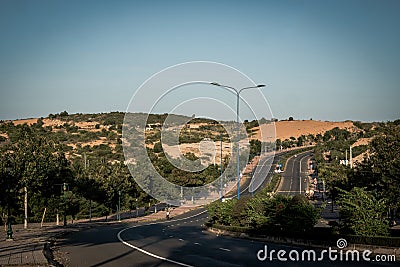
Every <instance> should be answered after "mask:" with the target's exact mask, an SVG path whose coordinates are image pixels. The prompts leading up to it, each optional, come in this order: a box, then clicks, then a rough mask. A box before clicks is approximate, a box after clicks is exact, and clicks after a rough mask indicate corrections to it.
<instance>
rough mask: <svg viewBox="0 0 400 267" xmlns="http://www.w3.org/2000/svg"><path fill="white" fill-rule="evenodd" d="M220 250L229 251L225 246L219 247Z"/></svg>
mask: <svg viewBox="0 0 400 267" xmlns="http://www.w3.org/2000/svg"><path fill="white" fill-rule="evenodd" d="M219 249H220V250H223V251H231V250H230V249H227V248H219Z"/></svg>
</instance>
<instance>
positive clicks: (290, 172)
mask: <svg viewBox="0 0 400 267" xmlns="http://www.w3.org/2000/svg"><path fill="white" fill-rule="evenodd" d="M309 157H311V153H310V152H305V153H301V154H299V155H298V156H297V157H292V158H290V159H289V161H288V163H287V166H286V171H285V173H284V179H283V181H282V184H281V190H280V191H279V193H280V194H289V195H294V194H297V193H299V192H300V191H302V190H303V185H301V180H302V179H303V178H302V177H300V176H301V175H303V172H304V171H306V170H307V166H306V165H307V158H309ZM259 175H261V173H260V174H259ZM264 175H266V174H264ZM267 180H268V179H267ZM267 182H268V181H266V183H267ZM247 188H248V187H247ZM247 188H246V187H244V190H243V194H248V193H249V192H248V190H247ZM206 221H207V213H206V211H205V210H204V208H200V209H197V210H194V211H191V212H188V213H186V214H183V215H180V216H176V217H174V218H172V219H171V220H169V221H158V222H153V223H120V224H113V225H104V226H96V227H93V228H91V229H88V230H85V231H80V232H75V233H72V234H70V235H68V236H66V237H65V238H63V239H62V238H60V239H58V240H57V243H56V245H57V247H58V251H59V253H60V254H63V255H64V256H65V257H66V258H67V265H68V266H92V267H96V266H119V267H122V266H154V267H156V266H157V267H158V266H161V267H163V266H207V267H213V266H228V267H229V266H268V265H270V266H321V264H323V265H324V266H365V262H363V261H360V262H353V261H349V262H337V261H330V260H329V258H328V257H327V256H326V255H325V256H326V257H325V258H324V260H323V262H320V261H316V262H313V261H290V260H289V261H285V262H282V261H279V260H278V258H277V254H276V253H275V254H274V255H272V258H270V257H267V258H264V260H260V259H259V258H258V256H257V255H259V256H260V255H261V256H264V255H265V253H264V250H265V248H266V247H265V246H267V249H268V251H269V252H271V251H272V250H275V252H277V251H278V250H284V251H286V252H287V253H286V254H289V252H290V251H291V250H296V251H299V252H300V253H301V252H302V250H304V249H306V248H301V247H295V246H288V245H279V244H272V243H265V242H262V241H255V240H249V239H239V238H232V237H228V236H218V235H216V234H213V233H210V232H208V231H206V230H205V229H204V228H203V226H202V225H203V224H204V223H205V222H206ZM308 249H309V248H308ZM326 249H328V248H326ZM333 249H337V248H336V247H333ZM260 251H261V252H260ZM316 251H317V253H318V252H320V249H317V250H316ZM260 253H261V254H260ZM318 255H319V254H318ZM369 265H376V266H396V264H395V263H394V264H393V263H392V264H390V263H386V264H378V263H377V262H369Z"/></svg>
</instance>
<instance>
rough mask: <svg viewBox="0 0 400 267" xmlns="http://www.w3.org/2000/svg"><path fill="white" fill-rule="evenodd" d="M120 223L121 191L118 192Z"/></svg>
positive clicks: (119, 218)
mask: <svg viewBox="0 0 400 267" xmlns="http://www.w3.org/2000/svg"><path fill="white" fill-rule="evenodd" d="M117 217H118V221H119V222H121V191H118V216H117Z"/></svg>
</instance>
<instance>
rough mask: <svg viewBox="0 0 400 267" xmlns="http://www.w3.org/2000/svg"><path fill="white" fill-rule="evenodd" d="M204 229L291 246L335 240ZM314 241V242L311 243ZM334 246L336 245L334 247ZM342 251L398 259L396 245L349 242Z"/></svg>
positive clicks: (322, 244) (399, 250)
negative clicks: (256, 234)
mask: <svg viewBox="0 0 400 267" xmlns="http://www.w3.org/2000/svg"><path fill="white" fill-rule="evenodd" d="M205 228H206V230H207V231H208V232H210V233H213V234H216V235H217V236H218V235H224V236H230V237H234V238H242V239H248V240H255V241H260V242H268V243H275V244H285V245H288V244H289V245H293V246H304V247H312V248H319V249H327V247H334V246H335V245H333V246H332V244H330V243H332V242H335V241H326V243H320V244H315V241H311V240H305V239H296V238H290V237H272V236H266V237H257V236H250V235H249V234H247V233H240V232H232V231H228V230H222V229H219V228H215V227H206V226H205ZM313 242H314V243H313ZM335 248H336V247H335ZM342 250H343V251H348V250H358V251H366V250H369V251H371V252H372V255H394V256H395V257H396V261H399V260H400V248H398V247H381V246H374V245H364V244H349V246H347V247H344V248H343V249H342Z"/></svg>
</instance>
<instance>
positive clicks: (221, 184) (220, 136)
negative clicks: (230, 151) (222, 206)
mask: <svg viewBox="0 0 400 267" xmlns="http://www.w3.org/2000/svg"><path fill="white" fill-rule="evenodd" d="M219 138H220V141H221V143H220V151H221V155H220V156H221V158H220V166H219V168H220V172H221V177H220V179H221V181H220V190H221V191H220V192H221V195H220V198H221V201H222V198H223V196H224V194H223V192H222V186H223V183H222V132H221V133H220V134H219Z"/></svg>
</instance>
